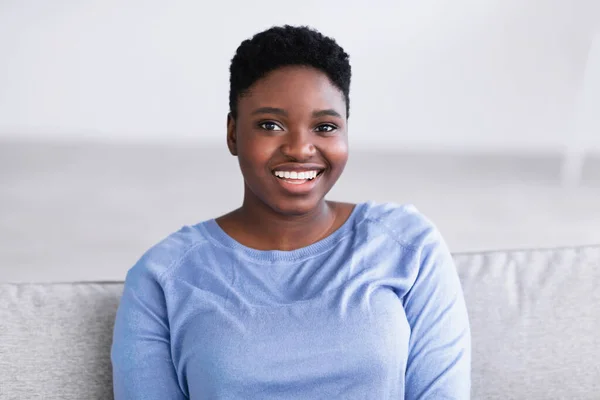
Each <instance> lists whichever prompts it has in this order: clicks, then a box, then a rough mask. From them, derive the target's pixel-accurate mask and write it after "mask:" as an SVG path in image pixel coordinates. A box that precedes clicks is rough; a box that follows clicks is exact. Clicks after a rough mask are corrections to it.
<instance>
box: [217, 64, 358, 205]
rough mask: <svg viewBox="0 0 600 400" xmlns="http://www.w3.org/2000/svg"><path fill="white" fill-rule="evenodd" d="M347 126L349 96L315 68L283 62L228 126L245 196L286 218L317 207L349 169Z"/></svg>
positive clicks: (241, 101) (250, 93)
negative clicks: (347, 167)
mask: <svg viewBox="0 0 600 400" xmlns="http://www.w3.org/2000/svg"><path fill="white" fill-rule="evenodd" d="M346 124H347V118H346V101H345V99H344V95H343V94H342V92H341V91H340V90H339V89H338V88H337V87H335V86H334V85H333V84H332V83H331V82H330V81H329V78H328V77H327V76H326V75H325V74H323V73H322V72H320V71H318V70H316V69H313V68H309V67H303V66H290V67H283V68H280V69H277V70H275V71H273V72H271V73H269V74H268V75H267V76H265V77H264V78H262V79H260V80H259V81H257V82H255V83H254V85H252V86H251V87H250V89H249V91H248V93H246V94H244V95H243V96H240V98H239V99H238V114H237V119H236V120H233V119H232V118H229V119H228V126H227V128H228V129H227V130H228V133H227V136H228V146H229V149H230V151H231V153H232V154H234V155H237V157H238V159H239V163H240V168H241V171H242V174H243V176H244V181H245V190H246V193H245V196H246V197H247V198H248V196H253V197H255V198H256V199H258V200H260V201H262V202H263V203H264V204H266V205H267V206H268V207H270V208H271V209H273V210H275V211H276V212H279V213H282V214H287V215H300V214H305V213H308V212H310V211H311V210H313V209H315V207H317V205H319V204H320V202H321V200H323V198H324V197H325V195H326V194H327V192H329V190H330V189H331V188H332V187H333V185H334V184H335V182H336V181H337V180H338V178H339V177H340V175H341V174H342V171H343V170H344V167H345V166H346V161H347V160H348V136H347V125H346Z"/></svg>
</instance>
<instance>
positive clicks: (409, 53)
mask: <svg viewBox="0 0 600 400" xmlns="http://www.w3.org/2000/svg"><path fill="white" fill-rule="evenodd" d="M369 3H370V2H366V1H358V0H350V1H349V0H336V1H329V2H323V1H315V0H310V1H306V0H305V1H303V2H293V3H292V2H284V1H265V0H262V1H254V2H247V1H243V0H237V1H192V0H177V1H174V0H171V1H166V0H164V1H157V0H145V1H141V0H128V1H124V0H119V1H117V0H87V1H75V0H55V1H52V2H50V1H42V0H39V1H33V0H2V1H1V2H0V137H10V136H15V135H17V136H19V137H29V138H34V139H38V138H41V139H66V140H71V139H77V138H93V139H102V140H111V141H134V142H135V141H160V142H170V141H171V142H187V141H193V142H200V143H206V144H212V143H215V142H216V143H219V144H220V143H222V142H223V140H224V139H223V137H224V126H225V114H226V112H227V96H228V93H227V91H228V65H229V60H230V59H231V57H232V55H233V53H234V51H235V48H236V47H237V45H238V44H239V43H240V41H241V40H243V39H245V38H247V37H249V36H251V35H252V34H253V33H255V32H257V31H259V30H261V29H263V28H267V27H269V26H272V25H276V24H283V23H290V24H308V25H312V26H314V27H316V28H318V29H320V30H321V31H322V32H323V33H325V34H328V35H332V36H334V37H335V38H337V40H338V41H339V43H340V44H341V45H342V46H344V47H345V48H346V50H347V51H348V52H349V53H350V55H351V57H352V64H353V68H354V81H353V87H352V93H351V96H352V97H351V99H352V116H351V125H350V129H351V140H352V144H353V145H356V146H367V147H374V148H407V147H416V148H423V147H425V148H430V149H434V148H440V147H441V148H455V149H456V148H458V149H469V148H471V149H484V150H485V149H490V148H495V147H504V148H506V147H508V148H516V149H520V150H525V151H527V150H543V149H554V148H558V147H562V146H563V145H565V144H566V143H568V141H569V137H570V136H571V135H572V134H573V132H574V129H575V128H574V126H575V125H576V124H575V123H574V118H573V116H574V115H576V114H577V113H576V112H575V111H576V110H575V109H574V107H575V105H576V104H577V101H576V100H577V98H578V96H579V97H580V93H581V91H582V85H583V76H584V71H585V64H586V60H587V59H588V51H589V49H590V46H591V42H592V37H593V31H594V29H596V28H597V27H598V25H599V22H600V1H598V0H577V1H575V0H430V1H419V2H415V1H398V0H390V1H377V2H373V3H370V4H369ZM598 79H600V78H598ZM597 86H598V87H599V89H598V91H597V93H596V94H595V95H592V96H591V98H595V99H597V100H600V93H598V92H600V85H597ZM588 92H589V90H588ZM594 96H595V97H594ZM588 97H590V96H589V94H588ZM598 104H600V101H599V102H598ZM588 108H589V107H588ZM588 120H589V121H591V120H592V119H589V118H588V119H586V121H588ZM590 123H591V122H590ZM599 125H600V124H599ZM585 128H586V129H584V130H586V131H590V132H596V133H597V135H592V136H590V137H591V141H592V142H593V145H594V146H597V147H598V148H600V130H599V129H598V126H586V127H585ZM578 129H579V128H578Z"/></svg>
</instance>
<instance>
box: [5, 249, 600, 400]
mask: <svg viewBox="0 0 600 400" xmlns="http://www.w3.org/2000/svg"><path fill="white" fill-rule="evenodd" d="M455 261H456V265H457V268H458V271H459V274H460V277H461V280H462V284H463V288H464V292H465V298H466V301H467V307H468V309H469V315H470V319H471V330H472V335H473V364H472V365H473V373H472V378H473V386H472V397H473V399H528V400H537V399H540V400H541V399H543V400H548V399H599V398H600V361H598V360H600V246H597V247H594V246H590V247H581V248H568V249H553V250H531V251H506V252H488V253H477V254H457V255H455ZM122 289H123V285H122V283H121V282H117V283H103V282H95V283H57V284H10V283H5V284H0V399H2V400H8V399H45V400H54V399H57V400H58V399H61V400H65V399H73V400H75V399H77V400H80V399H98V400H100V399H102V400H105V399H112V384H111V366H110V344H111V337H112V328H113V319H114V317H115V312H116V309H117V305H118V302H119V297H120V295H121V291H122Z"/></svg>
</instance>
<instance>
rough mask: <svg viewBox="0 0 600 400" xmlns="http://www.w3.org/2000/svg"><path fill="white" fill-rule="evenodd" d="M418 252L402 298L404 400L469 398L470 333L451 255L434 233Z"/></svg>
mask: <svg viewBox="0 0 600 400" xmlns="http://www.w3.org/2000/svg"><path fill="white" fill-rule="evenodd" d="M436 236H438V239H437V240H436V241H435V243H431V244H429V245H426V246H425V247H424V248H423V252H422V256H421V260H420V267H419V273H418V275H417V278H416V281H415V283H414V285H413V287H412V288H411V289H410V291H409V292H408V293H407V295H406V297H405V299H404V307H405V311H406V316H407V318H408V322H409V324H410V327H411V337H410V342H409V355H408V363H407V368H406V393H405V396H406V400H417V399H419V400H422V399H436V400H441V399H453V400H454V399H457V400H468V399H469V398H470V386H471V332H470V327H469V319H468V316H467V309H466V305H465V301H464V297H463V292H462V288H461V285H460V281H459V279H458V274H457V272H456V267H455V265H454V262H453V260H452V256H451V255H450V252H449V251H448V249H447V247H446V245H445V244H444V242H443V240H442V239H441V238H440V237H439V234H437V235H436Z"/></svg>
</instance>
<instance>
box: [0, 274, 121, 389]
mask: <svg viewBox="0 0 600 400" xmlns="http://www.w3.org/2000/svg"><path fill="white" fill-rule="evenodd" d="M122 290H123V285H122V283H68V284H66V283H61V284H0V399H2V400H7V399H11V400H12V399H15V400H16V399H48V400H54V399H56V400H58V399H61V400H62V399H73V400H75V399H103V400H104V399H112V376H111V375H112V371H111V368H110V344H111V340H112V328H113V319H114V318H115V313H116V309H117V305H118V302H119V298H120V296H121V292H122Z"/></svg>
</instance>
